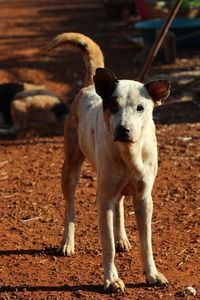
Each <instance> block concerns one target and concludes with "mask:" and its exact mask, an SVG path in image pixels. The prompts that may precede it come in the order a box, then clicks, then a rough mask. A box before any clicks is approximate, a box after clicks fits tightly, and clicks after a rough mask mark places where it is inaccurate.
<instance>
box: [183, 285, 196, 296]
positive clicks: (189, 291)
mask: <svg viewBox="0 0 200 300" xmlns="http://www.w3.org/2000/svg"><path fill="white" fill-rule="evenodd" d="M185 293H186V294H187V295H192V296H196V294H197V292H196V290H195V289H194V288H193V287H192V286H186V288H185Z"/></svg>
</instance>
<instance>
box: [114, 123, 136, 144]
mask: <svg viewBox="0 0 200 300" xmlns="http://www.w3.org/2000/svg"><path fill="white" fill-rule="evenodd" d="M114 141H119V142H133V140H132V139H131V137H130V128H129V127H126V126H124V125H119V126H118V127H117V128H116V131H115V135H114Z"/></svg>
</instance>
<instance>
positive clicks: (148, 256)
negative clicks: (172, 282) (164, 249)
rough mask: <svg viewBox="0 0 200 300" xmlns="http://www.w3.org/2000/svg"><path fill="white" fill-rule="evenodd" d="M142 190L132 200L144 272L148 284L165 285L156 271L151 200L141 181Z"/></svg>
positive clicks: (149, 192)
mask: <svg viewBox="0 0 200 300" xmlns="http://www.w3.org/2000/svg"><path fill="white" fill-rule="evenodd" d="M142 185H143V188H142V192H141V193H140V194H138V197H136V199H135V201H134V206H135V214H136V220H137V225H138V229H139V236H140V243H141V254H142V261H143V267H144V273H145V276H146V279H147V282H148V283H149V284H150V285H166V284H167V283H168V281H167V279H166V278H165V277H164V275H163V274H162V273H160V272H158V271H157V268H156V265H155V262H154V258H153V251H152V232H151V219H152V210H153V202H152V197H151V191H150V190H149V186H148V185H149V184H146V183H144V182H143V183H142Z"/></svg>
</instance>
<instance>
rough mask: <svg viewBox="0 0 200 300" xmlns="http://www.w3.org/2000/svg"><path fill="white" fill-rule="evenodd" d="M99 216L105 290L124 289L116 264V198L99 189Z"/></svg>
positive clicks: (115, 290) (116, 290)
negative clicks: (114, 221)
mask: <svg viewBox="0 0 200 300" xmlns="http://www.w3.org/2000/svg"><path fill="white" fill-rule="evenodd" d="M97 201H98V218H99V230H100V236H101V244H102V250H103V267H104V290H105V291H107V292H118V291H124V288H125V286H124V283H123V281H122V280H121V279H120V278H119V276H118V273H117V269H116V266H115V262H114V259H115V241H114V228H113V218H114V209H115V198H114V197H109V196H108V195H106V193H102V192H100V191H98V193H97Z"/></svg>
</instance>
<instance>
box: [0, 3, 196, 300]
mask: <svg viewBox="0 0 200 300" xmlns="http://www.w3.org/2000/svg"><path fill="white" fill-rule="evenodd" d="M0 12H1V23H0V53H1V56H0V78H1V82H2V83H4V82H10V81H19V80H20V81H29V82H33V83H35V84H41V83H42V84H46V86H47V87H48V88H49V89H52V90H53V91H54V92H56V93H57V94H58V95H59V96H60V97H61V98H62V99H63V100H64V101H71V99H72V96H73V95H74V93H75V92H76V91H77V90H78V89H79V88H80V86H81V84H82V81H83V76H84V68H83V62H82V60H81V58H80V57H79V55H77V54H75V53H73V52H71V51H67V50H66V49H61V50H59V51H54V53H52V54H51V55H50V56H48V57H47V56H39V55H38V50H39V49H41V48H42V47H43V46H44V45H46V43H47V41H49V40H50V39H51V38H52V37H54V36H55V35H56V34H58V33H61V32H64V31H78V32H82V33H84V34H87V35H89V36H90V37H92V38H93V39H95V40H96V41H97V42H98V43H99V44H100V45H101V47H102V49H103V51H104V54H105V57H106V66H107V67H108V68H110V69H112V70H113V71H114V72H115V73H116V74H117V75H118V77H119V78H132V79H137V78H138V75H139V72H140V69H141V66H142V64H143V63H144V58H143V56H142V54H141V49H140V48H138V47H137V46H135V45H133V44H132V43H130V42H129V40H128V39H129V38H130V37H132V36H134V34H135V33H134V31H133V30H132V28H131V26H130V25H129V24H125V23H124V22H117V23H116V22H110V21H108V20H107V19H106V17H105V13H104V9H103V7H102V4H101V2H100V1H99V2H98V1H89V0H74V1H69V0H65V1H62V0H61V1H56V0H48V1H47V0H42V1H36V0H28V1H25V0H21V1H20V0H19V1H12V2H11V1H6V2H2V1H0ZM199 53H200V47H199V48H197V47H196V48H195V49H179V50H178V57H177V61H176V63H175V64H170V65H162V64H161V63H156V64H154V68H153V69H152V70H151V72H150V74H149V79H151V78H153V77H159V76H162V77H166V78H170V79H171V80H172V96H171V97H170V98H169V101H168V102H167V103H166V104H165V105H163V106H162V107H160V108H159V109H157V110H156V111H155V121H156V124H157V137H158V148H159V149H158V150H159V172H158V176H157V179H156V183H155V186H154V190H153V196H154V216H153V225H152V227H153V247H154V253H155V259H156V262H157V266H158V268H159V270H162V271H163V273H164V274H165V275H166V277H167V278H168V280H169V282H170V285H169V286H168V287H165V288H158V287H149V286H147V285H146V283H145V278H144V276H143V275H142V271H141V260H140V255H139V242H138V236H137V228H136V224H135V218H134V215H133V214H131V212H132V210H133V208H132V205H131V199H127V200H126V208H125V214H126V227H127V232H128V236H129V239H130V241H131V244H132V250H131V251H130V252H129V253H121V254H117V256H116V263H117V267H118V271H119V274H120V276H121V278H122V279H123V280H124V282H125V284H126V291H125V293H121V294H118V295H114V294H113V295H108V294H105V293H104V292H103V289H102V282H103V281H102V278H103V269H102V264H101V247H100V243H99V236H98V226H97V207H96V203H95V187H96V177H95V173H94V172H93V171H92V170H91V168H90V165H89V163H88V162H86V163H85V164H84V167H83V169H82V173H81V179H80V183H79V185H78V189H77V205H76V207H77V231H76V253H75V255H74V256H72V257H60V256H57V255H56V251H55V249H56V247H58V246H59V243H60V240H61V237H62V231H63V224H64V200H63V197H62V194H61V188H60V171H61V166H62V162H63V137H62V136H61V137H51V136H50V137H32V136H31V135H30V136H29V138H27V137H26V138H23V139H22V138H18V139H16V138H13V139H4V140H3V139H1V140H0V208H1V215H0V224H1V226H0V299H2V300H3V299H17V300H19V299H76V298H80V299H111V298H114V299H138V300H140V299H145V300H146V299H150V300H152V299H166V300H168V299H179V298H180V299H181V298H182V297H181V296H183V294H182V292H183V291H184V287H185V286H193V287H194V288H195V289H196V290H197V295H196V296H195V297H194V296H187V295H185V297H184V298H185V299H193V298H195V299H200V296H199V288H200V277H199V274H200V262H199V246H200V236H199V210H200V189H199V187H200V172H199V170H200V141H199V139H200V108H198V106H196V105H195V104H194V103H193V102H192V96H191V95H192V94H191V93H192V90H193V88H194V87H198V85H199V81H196V82H195V83H194V84H193V85H188V86H187V87H186V88H185V89H184V88H183V87H184V86H185V84H187V83H189V82H190V81H191V80H193V79H195V78H198V76H199V74H200V56H198V55H199Z"/></svg>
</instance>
